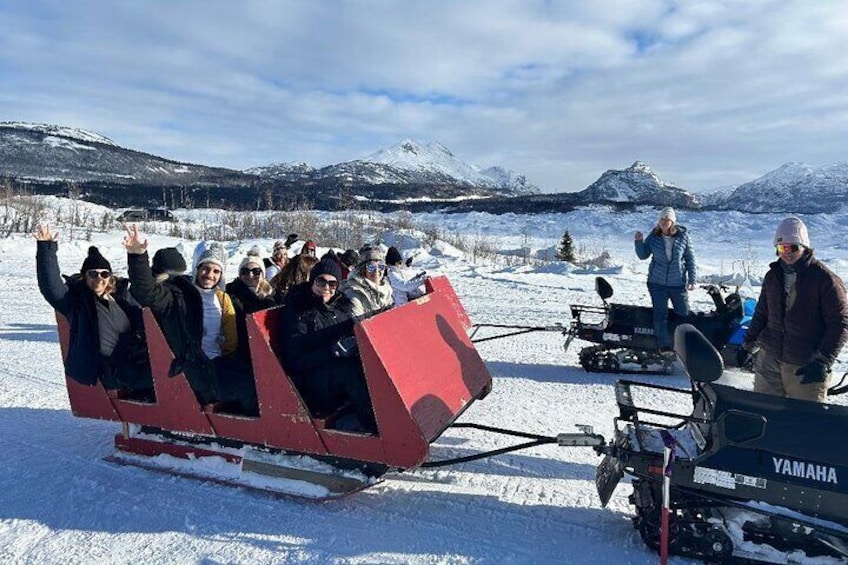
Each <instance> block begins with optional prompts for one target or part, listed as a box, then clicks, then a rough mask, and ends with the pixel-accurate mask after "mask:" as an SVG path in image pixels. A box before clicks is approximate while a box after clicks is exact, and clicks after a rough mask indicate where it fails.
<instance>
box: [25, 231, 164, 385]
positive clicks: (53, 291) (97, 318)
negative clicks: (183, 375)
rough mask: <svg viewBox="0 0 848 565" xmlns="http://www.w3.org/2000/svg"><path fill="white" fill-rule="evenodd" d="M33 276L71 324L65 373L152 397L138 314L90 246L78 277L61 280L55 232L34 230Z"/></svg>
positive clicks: (123, 288)
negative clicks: (34, 264) (34, 255)
mask: <svg viewBox="0 0 848 565" xmlns="http://www.w3.org/2000/svg"><path fill="white" fill-rule="evenodd" d="M35 238H36V240H37V244H36V245H37V251H36V273H37V277H38V290H39V291H41V294H42V296H44V298H45V299H46V300H47V302H48V303H49V304H50V305H51V306H52V307H53V308H55V309H56V311H58V312H60V313H61V314H62V315H63V316H65V318H67V320H68V323H69V324H70V340H69V347H68V355H67V358H66V359H65V373H66V374H67V375H68V376H69V377H71V378H72V379H74V380H75V381H77V382H79V383H82V384H85V385H94V384H96V383H97V381H98V380H100V382H102V383H103V386H104V387H105V388H107V389H120V390H122V391H123V392H125V393H128V394H129V395H130V396H132V397H137V398H138V399H144V400H152V399H153V379H152V377H151V373H150V361H149V359H148V355H147V344H146V342H145V339H144V330H143V323H142V319H141V310H140V309H139V308H138V307H137V306H133V305H131V304H130V303H129V302H128V301H127V281H126V279H121V280H120V281H119V280H118V279H117V277H115V275H114V274H113V273H112V266H111V265H110V264H109V261H107V260H106V258H105V257H103V255H101V254H100V251H99V250H98V249H97V248H96V247H94V246H92V247H89V248H88V256H87V257H86V258H85V260H84V261H83V263H82V268H81V269H80V272H79V275H73V276H71V277H68V278H67V280H66V281H63V280H62V276H61V275H60V272H59V262H58V258H57V251H58V247H59V243H58V241H59V234H58V233H54V232H52V231H50V227H49V226H46V225H44V226H39V227H38V230H37V231H36V233H35Z"/></svg>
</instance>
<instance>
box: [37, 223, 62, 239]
mask: <svg viewBox="0 0 848 565" xmlns="http://www.w3.org/2000/svg"><path fill="white" fill-rule="evenodd" d="M33 235H34V236H35V239H37V240H38V241H59V232H56V233H53V232H51V231H50V226H49V225H47V224H39V226H38V228H36V230H35V233H34V234H33Z"/></svg>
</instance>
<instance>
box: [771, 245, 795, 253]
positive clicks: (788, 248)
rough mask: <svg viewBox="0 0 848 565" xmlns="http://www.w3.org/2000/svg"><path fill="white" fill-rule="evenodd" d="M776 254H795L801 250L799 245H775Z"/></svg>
mask: <svg viewBox="0 0 848 565" xmlns="http://www.w3.org/2000/svg"><path fill="white" fill-rule="evenodd" d="M775 248H776V249H777V252H778V253H797V252H798V251H800V250H801V246H800V245H776V246H775Z"/></svg>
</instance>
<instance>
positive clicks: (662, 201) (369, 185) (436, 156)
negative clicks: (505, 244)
mask: <svg viewBox="0 0 848 565" xmlns="http://www.w3.org/2000/svg"><path fill="white" fill-rule="evenodd" d="M0 176H2V177H3V178H4V179H7V180H9V181H11V182H13V183H17V184H19V185H23V186H25V187H27V188H28V189H29V190H30V191H32V192H38V193H53V194H62V193H66V192H68V191H69V187H70V186H73V190H74V191H75V193H76V194H78V195H79V196H81V197H83V198H86V199H88V200H91V201H94V202H98V203H101V204H106V205H111V206H143V205H156V206H162V205H165V206H168V207H181V206H188V207H192V206H194V207H197V206H225V207H235V208H242V209H244V208H260V207H266V208H272V207H273V208H286V207H292V206H296V205H301V204H306V205H309V206H312V207H315V208H319V209H340V208H350V207H358V208H372V209H380V210H390V209H397V208H405V209H410V210H413V211H415V210H425V209H436V208H438V209H443V210H447V211H452V210H455V211H467V210H481V211H490V212H494V213H502V212H531V213H532V212H556V211H564V210H568V209H573V208H575V207H579V206H587V205H596V204H602V205H608V206H612V207H614V208H619V209H620V208H629V207H634V206H637V205H651V206H674V207H678V208H686V209H719V210H744V211H753V212H789V213H817V212H824V211H834V210H838V209H841V208H842V207H843V206H845V202H846V194H848V162H841V163H835V164H832V165H828V166H825V167H819V168H815V167H812V166H810V165H806V164H803V163H787V164H785V165H783V166H781V167H780V168H778V169H776V170H774V171H772V172H770V173H767V174H766V175H763V176H762V177H760V178H758V179H756V180H753V181H751V182H748V183H745V184H742V185H739V186H737V187H733V188H730V189H724V190H721V191H715V192H713V193H709V194H694V193H691V192H689V191H687V190H686V189H684V188H681V187H679V186H676V185H674V184H671V183H667V182H664V181H663V180H661V179H660V178H659V176H658V175H657V174H656V173H655V172H654V171H653V170H651V168H650V166H648V165H647V164H645V163H642V162H640V161H636V162H635V163H633V164H632V165H631V166H629V167H627V168H625V169H610V170H607V171H606V172H604V173H603V174H602V175H601V176H600V177H599V178H598V180H596V181H595V182H594V183H592V184H591V185H589V186H588V187H586V188H585V189H584V190H581V191H579V192H569V193H555V194H540V193H539V190H538V188H537V187H536V186H535V185H533V184H532V183H531V182H530V181H528V179H527V178H526V177H525V176H524V175H521V174H519V173H516V172H514V171H510V170H506V169H504V168H502V167H497V166H494V167H489V168H482V167H479V166H477V165H472V164H469V163H467V162H465V161H463V160H462V159H460V158H459V157H457V156H456V155H454V154H453V153H452V152H451V151H450V150H449V149H448V148H447V147H445V146H444V145H442V144H440V143H438V142H431V143H426V144H424V143H419V142H417V141H415V140H413V139H404V140H403V141H401V142H400V143H398V144H396V145H394V146H392V147H389V148H386V149H381V150H379V151H376V152H374V153H372V154H371V155H368V156H367V157H364V158H362V159H357V160H353V161H346V162H343V163H338V164H333V165H328V166H326V167H320V168H315V167H312V166H310V165H308V164H306V163H281V164H274V165H268V166H264V167H255V168H251V169H247V170H244V171H239V170H234V169H227V168H222V167H208V166H204V165H197V164H191V163H182V162H179V161H174V160H170V159H166V158H163V157H158V156H156V155H151V154H148V153H143V152H139V151H135V150H132V149H127V148H124V147H121V146H119V145H118V144H116V143H115V142H113V141H112V140H110V139H108V138H106V137H104V136H101V135H98V134H96V133H92V132H88V131H85V130H80V129H73V128H66V127H61V126H55V125H45V124H29V123H22V122H0Z"/></svg>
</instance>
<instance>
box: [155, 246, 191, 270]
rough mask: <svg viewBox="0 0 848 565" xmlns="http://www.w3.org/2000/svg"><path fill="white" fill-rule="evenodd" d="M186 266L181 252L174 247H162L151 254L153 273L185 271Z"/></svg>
mask: <svg viewBox="0 0 848 565" xmlns="http://www.w3.org/2000/svg"><path fill="white" fill-rule="evenodd" d="M187 268H188V267H186V262H185V259H184V258H183V254H182V253H180V252H179V250H178V249H177V248H176V247H164V248H162V249H160V250H159V251H157V252H156V254H155V255H154V256H153V266H152V270H153V274H154V275H160V274H162V273H167V272H173V273H185V272H186V269H187Z"/></svg>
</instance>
